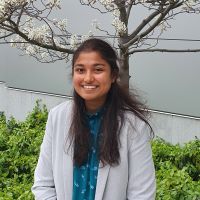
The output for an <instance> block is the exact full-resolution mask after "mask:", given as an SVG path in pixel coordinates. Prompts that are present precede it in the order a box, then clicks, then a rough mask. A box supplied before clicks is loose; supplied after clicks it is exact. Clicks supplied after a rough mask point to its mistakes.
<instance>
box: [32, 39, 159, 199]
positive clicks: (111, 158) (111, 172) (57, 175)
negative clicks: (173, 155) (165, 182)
mask: <svg viewBox="0 0 200 200" xmlns="http://www.w3.org/2000/svg"><path fill="white" fill-rule="evenodd" d="M72 76H73V86H74V98H73V100H72V101H67V102H64V103H62V104H60V105H58V106H57V107H55V108H53V109H52V110H51V111H50V113H49V117H48V121H47V125H46V131H45V136H44V139H43V143H42V145H41V152H40V156H39V160H38V164H37V167H36V170H35V179H34V185H33V187H32V191H33V193H34V195H35V198H36V199H38V200H45V199H51V200H53V199H58V200H153V199H155V172H154V165H153V161H152V154H151V147H150V143H149V140H150V135H151V131H152V130H151V126H150V125H149V123H148V121H147V119H146V111H145V110H144V109H143V108H144V106H143V105H142V103H140V102H139V101H138V100H137V99H136V98H135V96H134V95H132V96H131V95H130V93H128V92H127V91H124V90H123V89H122V88H121V87H120V86H119V83H118V81H117V79H118V76H119V68H118V65H117V55H116V52H115V51H114V50H113V48H112V47H111V46H110V45H109V44H108V43H106V42H105V41H103V40H100V39H88V40H86V41H85V42H83V43H82V44H81V45H80V46H79V47H78V49H77V50H76V51H75V53H74V56H73V60H72Z"/></svg>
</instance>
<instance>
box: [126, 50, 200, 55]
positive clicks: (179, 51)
mask: <svg viewBox="0 0 200 200" xmlns="http://www.w3.org/2000/svg"><path fill="white" fill-rule="evenodd" d="M143 52H161V53H164V52H166V53H194V52H200V49H134V50H132V51H129V52H128V55H131V54H134V53H143Z"/></svg>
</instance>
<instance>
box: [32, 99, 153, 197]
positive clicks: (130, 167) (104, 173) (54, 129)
mask: <svg viewBox="0 0 200 200" xmlns="http://www.w3.org/2000/svg"><path fill="white" fill-rule="evenodd" d="M72 104H73V103H72V101H67V102H64V103H62V104H60V105H58V106H56V107H55V108H53V109H52V110H51V111H50V112H49V116H48V120H47V125H46V131H45V135H44V138H43V142H42V145H41V149H40V156H39V160H38V164H37V167H36V169H35V174H34V185H33V187H32V192H33V194H34V195H35V199H36V200H47V199H48V200H56V199H57V200H72V191H73V156H72V155H73V150H72V149H73V148H67V147H69V141H68V140H67V134H68V132H69V127H70V123H71V113H72ZM125 117H126V122H125V125H124V126H123V127H122V129H121V133H120V140H121V147H120V158H121V160H120V164H119V165H118V166H115V167H111V166H109V165H106V166H105V167H101V163H100V166H99V170H98V177H97V186H96V195H95V200H154V199H155V191H156V184H155V170H154V164H153V160H152V153H151V146H150V143H149V140H150V136H149V135H150V131H149V128H148V127H147V126H146V125H145V123H144V122H143V121H141V120H140V119H138V118H136V117H135V116H134V115H133V114H132V113H128V112H127V113H126V114H125Z"/></svg>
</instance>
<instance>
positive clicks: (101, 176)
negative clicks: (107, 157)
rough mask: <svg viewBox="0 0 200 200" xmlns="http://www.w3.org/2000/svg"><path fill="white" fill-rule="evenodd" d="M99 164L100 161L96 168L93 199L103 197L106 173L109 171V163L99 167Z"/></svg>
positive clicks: (98, 199) (99, 199)
mask: <svg viewBox="0 0 200 200" xmlns="http://www.w3.org/2000/svg"><path fill="white" fill-rule="evenodd" d="M100 165H101V163H100V164H99V169H98V177H97V185H96V193H95V200H102V199H103V194H104V190H105V187H106V182H107V178H108V174H109V171H110V165H106V166H104V167H101V166H100Z"/></svg>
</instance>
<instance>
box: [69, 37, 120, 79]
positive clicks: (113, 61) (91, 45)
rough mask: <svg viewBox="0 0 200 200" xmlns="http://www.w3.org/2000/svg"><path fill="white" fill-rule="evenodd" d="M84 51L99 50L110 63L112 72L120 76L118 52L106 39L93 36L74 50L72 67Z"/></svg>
mask: <svg viewBox="0 0 200 200" xmlns="http://www.w3.org/2000/svg"><path fill="white" fill-rule="evenodd" d="M83 52H98V53H99V54H100V55H101V57H102V58H103V59H104V60H105V61H106V62H107V63H108V64H109V65H110V67H111V72H112V73H113V74H114V75H115V76H116V77H117V78H118V73H119V67H118V65H117V60H118V57H117V54H116V52H115V50H114V49H113V48H112V47H111V46H110V45H109V44H108V43H107V42H105V41H103V40H101V39H97V38H92V39H88V40H86V41H84V42H83V43H82V44H81V45H80V46H79V47H78V48H77V50H76V51H75V52H74V55H73V58H72V67H74V63H75V62H76V60H77V58H78V57H79V55H80V54H81V53H83Z"/></svg>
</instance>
